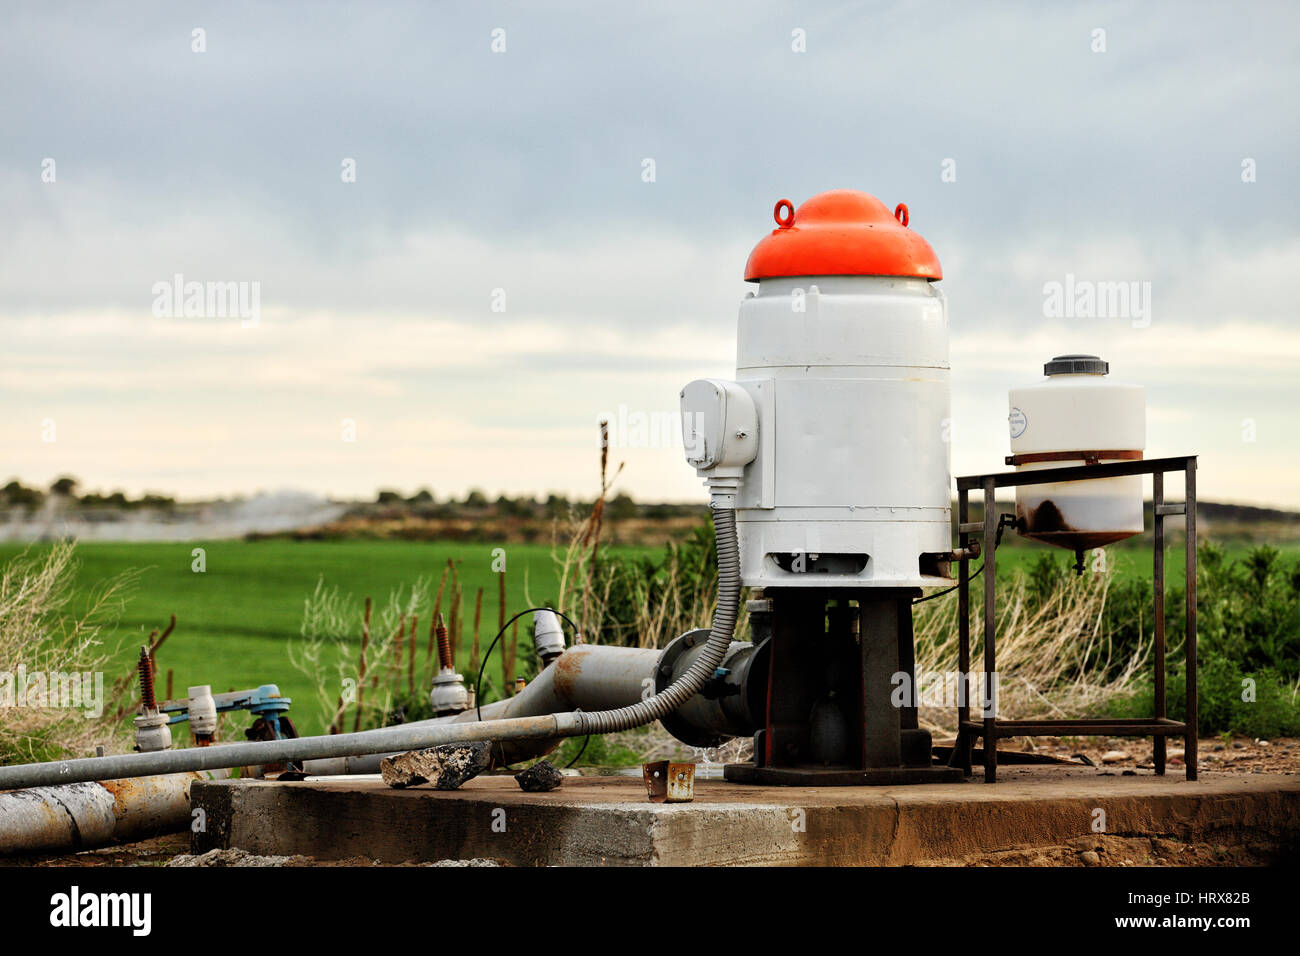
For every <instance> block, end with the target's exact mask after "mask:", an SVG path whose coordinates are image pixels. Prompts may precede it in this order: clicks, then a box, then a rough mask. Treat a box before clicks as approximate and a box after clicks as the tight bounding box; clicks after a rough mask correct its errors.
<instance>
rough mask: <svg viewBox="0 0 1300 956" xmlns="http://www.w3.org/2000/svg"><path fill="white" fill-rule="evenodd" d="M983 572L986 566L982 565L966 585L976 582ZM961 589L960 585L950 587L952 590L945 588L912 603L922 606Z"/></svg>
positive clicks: (968, 579) (967, 580)
mask: <svg viewBox="0 0 1300 956" xmlns="http://www.w3.org/2000/svg"><path fill="white" fill-rule="evenodd" d="M983 570H984V565H983V564H981V565H980V566H979V570H977V571H976V572H975V573H974V574H972V575H971V576H970V577H968V578H967V579H966V583H967V584H970V583H971V582H972V581H974V580H975V579H976V578H977V577H979V576H980V574H981V573H982V572H983ZM959 587H961V585H960V584H954V585H953V586H952V587H950V588H944V589H943V590H942V591H935V592H934V593H933V594H927V595H926V596H925V597H919V598H915V599H914V600H913V601H912V603H913V604H921V603H923V602H925V601H933V600H934V599H935V598H939V597H943V596H944V595H945V594H951V593H952V592H953V591H955V590H957V589H958V588H959Z"/></svg>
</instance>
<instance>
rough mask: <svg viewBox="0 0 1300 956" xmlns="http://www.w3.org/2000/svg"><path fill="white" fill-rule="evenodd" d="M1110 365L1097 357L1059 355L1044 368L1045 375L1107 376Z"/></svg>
mask: <svg viewBox="0 0 1300 956" xmlns="http://www.w3.org/2000/svg"><path fill="white" fill-rule="evenodd" d="M1109 371H1110V363H1109V362H1103V361H1102V360H1101V359H1100V358H1098V357H1097V356H1095V355H1058V356H1057V357H1056V358H1054V359H1052V360H1051V361H1050V362H1048V363H1047V364H1046V365H1044V366H1043V374H1044V375H1105V374H1106V373H1107V372H1109Z"/></svg>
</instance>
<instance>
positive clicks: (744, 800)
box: [190, 767, 1300, 866]
mask: <svg viewBox="0 0 1300 956" xmlns="http://www.w3.org/2000/svg"><path fill="white" fill-rule="evenodd" d="M1000 774H1001V776H1000V779H999V782H998V783H996V784H992V785H986V784H984V783H983V781H982V780H981V779H980V777H979V776H978V775H977V776H975V777H973V778H971V779H970V780H969V781H967V782H964V783H958V784H948V785H922V786H911V787H825V788H815V789H814V788H801V787H762V786H746V785H743V784H734V783H728V782H725V781H722V780H697V781H696V784H695V794H696V796H695V800H694V802H692V803H687V804H652V803H650V802H648V800H647V799H646V794H645V790H644V786H643V784H642V783H641V781H640V780H639V779H634V778H626V777H569V778H566V779H565V782H564V785H563V786H562V787H561V788H560V789H558V790H554V791H551V792H549V793H524V792H522V791H521V790H520V789H519V787H518V785H517V784H516V783H515V781H514V780H513V779H512V778H511V777H509V776H484V777H478V778H476V779H474V780H471V781H470V782H469V783H467V784H466V785H465V786H464V787H463V788H462V789H460V790H457V791H436V790H431V789H427V788H414V789H409V790H393V789H390V788H388V787H386V786H384V784H383V783H382V782H380V781H379V780H377V779H374V778H369V779H366V778H355V777H352V778H349V777H340V778H337V779H318V780H308V781H301V782H293V783H289V782H286V783H280V782H274V781H263V780H219V781H206V782H199V783H195V784H194V786H193V788H192V789H191V792H190V796H191V800H192V801H193V806H194V807H195V808H202V809H203V810H204V813H205V815H206V820H205V822H206V831H205V832H202V833H195V834H194V835H193V840H192V843H193V850H194V852H196V853H204V852H207V851H208V850H212V849H227V848H238V849H242V850H247V851H248V852H250V853H257V854H262V855H276V856H291V855H294V854H303V855H307V856H312V857H315V858H317V859H323V860H331V859H334V860H337V859H349V858H354V857H364V858H367V859H374V860H380V861H383V862H389V863H400V862H405V861H434V860H442V859H473V858H489V859H496V860H502V861H505V862H509V863H512V864H515V865H519V866H530V865H561V866H564V865H577V866H586V865H632V866H646V865H671V866H728V865H804V866H808V865H839V866H845V865H847V866H858V865H915V864H925V863H927V862H934V861H938V860H953V859H960V858H962V857H965V856H968V855H975V854H985V853H996V852H1000V851H1004V850H1014V849H1022V848H1031V847H1039V846H1052V845H1059V844H1063V843H1065V842H1067V841H1070V840H1075V839H1077V838H1079V837H1086V836H1088V835H1089V834H1094V833H1095V831H1094V829H1093V825H1094V821H1095V820H1096V819H1097V815H1096V813H1095V811H1096V810H1097V809H1101V810H1102V811H1104V812H1105V823H1106V826H1105V832H1106V833H1108V834H1112V835H1124V836H1149V837H1168V838H1172V839H1175V840H1179V841H1184V842H1191V841H1215V842H1220V843H1223V844H1226V845H1238V844H1242V843H1244V842H1247V841H1270V842H1274V843H1281V844H1284V845H1300V776H1296V775H1265V774H1250V775H1240V774H1229V773H1221V774H1216V773H1203V774H1202V778H1201V780H1199V781H1197V782H1188V781H1186V780H1184V779H1183V778H1182V776H1181V775H1180V774H1171V775H1169V776H1166V777H1156V776H1155V775H1153V774H1144V775H1141V776H1132V777H1125V776H1119V775H1112V774H1109V773H1101V772H1098V771H1097V770H1093V769H1090V768H1078V769H1076V768H1074V767H1070V768H1061V767H1035V768H1032V769H1029V768H1023V769H1022V768H1001V770H1000Z"/></svg>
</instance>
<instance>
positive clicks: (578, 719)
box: [0, 508, 741, 790]
mask: <svg viewBox="0 0 1300 956" xmlns="http://www.w3.org/2000/svg"><path fill="white" fill-rule="evenodd" d="M713 525H714V528H715V530H716V532H717V550H718V604H717V608H716V610H715V611H714V614H713V626H712V629H711V630H710V632H709V639H708V642H707V643H706V645H705V648H704V650H703V651H702V652H701V654H700V656H699V658H698V659H697V660H696V661H695V662H694V663H693V664H692V665H691V666H690V668H688V669H687V671H686V673H685V674H683V675H682V676H681V678H680V679H678V680H676V681H674V682H673V683H672V684H671V685H669V686H668V687H665V688H664V689H663V690H662V691H661V692H659V693H658V694H655V695H654V696H653V697H650V698H649V699H647V700H643V701H640V702H639V703H636V704H633V705H631V706H629V707H620V708H618V709H617V710H607V711H596V712H593V713H583V712H582V711H574V712H571V713H564V714H548V715H546V716H542V717H514V718H507V719H505V720H484V721H470V722H466V723H452V724H445V725H441V726H436V727H430V726H413V725H412V726H398V727H383V728H380V729H378V730H363V731H361V732H359V733H355V734H335V735H332V736H323V737H297V738H294V739H291V740H270V741H257V742H251V743H233V744H219V745H217V746H214V747H194V748H188V749H185V750H163V751H159V752H157V753H136V754H121V755H115V756H108V757H87V758H83V759H80V760H64V761H56V762H53V763H36V764H21V765H18V766H13V767H0V790H17V789H21V788H25V787H39V786H47V785H52V784H62V783H81V782H88V781H94V780H116V779H121V778H123V777H141V776H146V775H150V774H159V773H182V772H185V771H191V770H216V769H220V768H225V767H243V766H250V765H256V764H268V763H287V762H290V761H298V760H310V759H314V758H319V757H352V756H357V755H359V754H375V753H385V752H391V751H404V750H420V749H423V748H425V747H436V746H438V745H440V744H454V743H469V742H472V741H477V740H498V741H500V740H537V739H539V738H545V737H581V736H584V735H586V734H607V733H613V732H615V731H620V730H628V729H630V728H632V727H639V726H641V725H642V724H648V723H650V722H651V721H654V720H658V719H660V718H661V717H663V716H664V715H665V714H668V713H671V712H672V711H673V710H675V709H677V708H678V707H680V706H681V705H682V704H683V703H685V702H686V701H687V700H689V699H690V698H691V696H692V695H693V694H695V693H696V692H697V691H698V690H699V689H700V688H701V687H703V686H704V684H705V682H706V681H708V680H709V678H711V677H713V675H714V673H715V672H716V671H717V669H718V666H719V665H720V664H721V663H722V661H723V658H724V657H725V656H726V653H727V648H728V647H729V646H730V645H731V636H732V634H733V633H734V631H735V628H736V616H737V614H738V613H739V610H740V589H741V583H740V551H739V548H738V547H737V543H736V514H735V511H734V510H732V509H730V508H714V510H713Z"/></svg>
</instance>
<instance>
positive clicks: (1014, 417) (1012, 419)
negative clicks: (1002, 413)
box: [1007, 408, 1029, 438]
mask: <svg viewBox="0 0 1300 956" xmlns="http://www.w3.org/2000/svg"><path fill="white" fill-rule="evenodd" d="M1007 422H1008V423H1009V424H1010V425H1011V437H1012V438H1019V437H1020V436H1021V435H1023V434H1024V433H1025V429H1026V428H1028V427H1029V419H1028V418H1026V417H1025V413H1024V412H1022V411H1021V410H1020V409H1018V408H1013V409H1011V414H1010V415H1008V416H1007Z"/></svg>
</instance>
